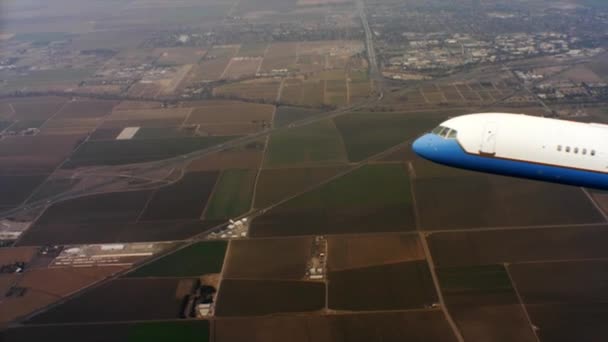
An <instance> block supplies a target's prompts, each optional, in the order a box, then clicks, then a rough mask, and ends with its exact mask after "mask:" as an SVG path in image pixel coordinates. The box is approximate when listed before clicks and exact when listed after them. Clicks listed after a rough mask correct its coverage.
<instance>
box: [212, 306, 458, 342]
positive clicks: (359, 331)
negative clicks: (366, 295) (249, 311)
mask: <svg viewBox="0 0 608 342" xmlns="http://www.w3.org/2000/svg"><path fill="white" fill-rule="evenodd" d="M215 338H216V341H218V342H251V341H255V342H263V341H294V342H306V341H310V340H314V341H336V340H338V341H403V340H405V341H428V342H453V341H457V340H456V337H455V336H454V334H453V332H452V330H451V329H450V326H449V325H448V323H447V321H446V320H445V316H444V314H443V313H442V312H441V311H439V310H424V311H404V312H384V313H373V314H371V313H369V314H368V313H357V314H338V315H328V316H319V315H281V316H278V315H277V316H266V317H247V318H218V319H217V320H216V321H215Z"/></svg>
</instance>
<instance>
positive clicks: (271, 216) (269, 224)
mask: <svg viewBox="0 0 608 342" xmlns="http://www.w3.org/2000/svg"><path fill="white" fill-rule="evenodd" d="M414 226H415V224H414V212H413V206H412V199H411V193H410V183H409V178H408V174H407V170H405V168H404V166H403V165H398V164H384V165H367V166H364V167H362V168H360V169H357V170H355V171H353V172H352V173H349V174H347V175H345V176H343V177H341V178H338V179H337V180H335V181H332V182H330V183H327V184H324V185H322V186H321V187H319V188H317V189H315V190H313V191H310V192H307V193H305V194H303V195H301V196H298V197H296V198H294V199H292V200H290V201H288V202H286V203H284V204H282V205H280V206H278V207H276V208H274V209H273V210H271V211H269V212H268V213H266V214H265V215H263V216H260V217H258V218H256V219H255V220H254V221H253V226H252V229H251V233H252V236H274V235H278V236H281V235H307V234H325V233H327V234H333V233H358V232H382V231H384V232H386V231H404V230H410V229H413V228H414Z"/></svg>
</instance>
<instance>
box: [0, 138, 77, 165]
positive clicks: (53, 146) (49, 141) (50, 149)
mask: <svg viewBox="0 0 608 342" xmlns="http://www.w3.org/2000/svg"><path fill="white" fill-rule="evenodd" d="M83 139H84V136H82V135H36V136H11V137H6V138H4V139H2V140H0V169H1V170H2V173H4V174H24V173H26V174H44V173H50V172H52V171H53V170H54V169H55V168H56V167H57V166H59V165H60V164H61V163H62V162H63V161H64V160H65V159H66V157H68V156H69V155H70V153H72V151H73V150H74V148H76V147H77V146H78V144H80V143H81V142H82V140H83Z"/></svg>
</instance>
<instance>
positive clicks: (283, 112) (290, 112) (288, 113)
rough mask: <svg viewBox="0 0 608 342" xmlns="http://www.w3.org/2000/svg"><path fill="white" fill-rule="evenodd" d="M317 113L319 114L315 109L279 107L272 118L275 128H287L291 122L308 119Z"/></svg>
mask: <svg viewBox="0 0 608 342" xmlns="http://www.w3.org/2000/svg"><path fill="white" fill-rule="evenodd" d="M318 113H320V112H319V111H318V110H315V109H308V108H300V107H290V106H279V107H277V112H276V114H275V116H274V125H275V127H283V126H287V125H289V124H290V123H292V122H295V121H299V120H303V119H306V118H309V117H311V116H313V115H315V114H318Z"/></svg>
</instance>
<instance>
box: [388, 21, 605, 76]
mask: <svg viewBox="0 0 608 342" xmlns="http://www.w3.org/2000/svg"><path fill="white" fill-rule="evenodd" d="M403 37H404V39H405V40H406V41H407V42H408V44H407V46H406V47H405V48H404V49H403V50H404V51H403V54H402V55H397V56H393V57H389V58H388V66H387V69H389V70H392V71H397V70H400V71H402V72H420V73H429V74H441V73H449V72H451V71H454V70H456V69H458V68H462V67H464V66H467V65H471V64H479V63H493V62H499V61H508V60H514V59H518V58H524V57H534V56H540V55H557V54H565V55H567V56H571V57H579V56H580V57H583V56H588V55H593V54H597V53H598V51H597V50H598V49H572V48H571V46H572V45H573V44H575V43H576V42H578V38H576V37H570V36H568V35H566V34H560V33H555V32H543V33H513V34H501V35H497V36H496V37H495V38H494V39H491V40H482V39H477V38H474V37H473V36H471V35H469V34H459V33H456V34H448V33H443V32H441V33H414V32H405V33H403ZM396 76H397V77H394V78H399V77H398V74H396Z"/></svg>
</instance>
